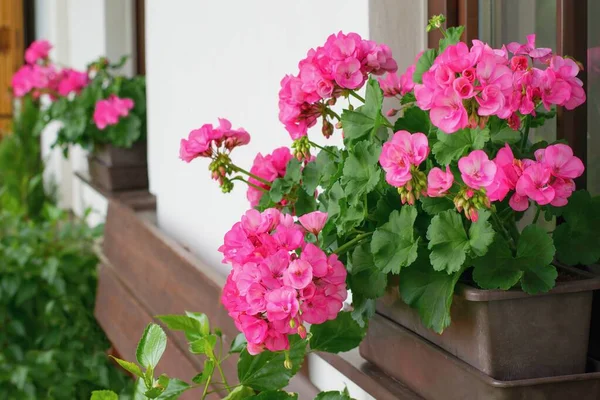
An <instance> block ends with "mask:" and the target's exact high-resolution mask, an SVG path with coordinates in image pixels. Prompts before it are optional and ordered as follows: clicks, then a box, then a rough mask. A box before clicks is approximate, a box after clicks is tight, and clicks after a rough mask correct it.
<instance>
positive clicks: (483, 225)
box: [469, 210, 495, 257]
mask: <svg viewBox="0 0 600 400" xmlns="http://www.w3.org/2000/svg"><path fill="white" fill-rule="evenodd" d="M490 216H491V214H490V212H489V211H487V210H479V219H478V220H477V222H473V223H472V224H471V226H470V227H469V248H470V250H471V252H472V253H473V255H475V256H479V257H481V256H483V255H485V253H487V251H488V248H489V247H490V244H491V243H492V242H493V241H494V234H495V232H494V228H492V224H490V223H489V222H488V219H489V218H490Z"/></svg>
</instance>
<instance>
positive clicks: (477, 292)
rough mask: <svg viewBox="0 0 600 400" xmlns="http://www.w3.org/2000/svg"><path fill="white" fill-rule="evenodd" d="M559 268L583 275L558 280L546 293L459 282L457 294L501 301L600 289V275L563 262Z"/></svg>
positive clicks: (474, 298) (477, 298) (465, 297)
mask: <svg viewBox="0 0 600 400" xmlns="http://www.w3.org/2000/svg"><path fill="white" fill-rule="evenodd" d="M555 266H556V267H557V268H558V269H562V270H564V271H568V272H569V273H572V274H576V275H579V276H581V279H577V280H573V281H568V282H557V283H556V286H555V287H554V288H553V289H551V290H549V291H547V292H544V293H537V294H527V293H525V292H524V291H522V290H521V289H519V288H513V289H509V290H500V289H492V290H489V289H478V288H476V287H474V286H471V285H469V284H466V283H462V282H459V283H458V284H457V285H456V291H455V292H454V293H455V295H458V296H461V297H463V298H464V299H465V300H468V301H500V300H512V299H525V298H533V297H541V296H551V295H555V294H568V293H579V292H588V291H593V290H598V289H600V276H596V275H594V274H591V273H589V272H587V271H583V270H580V269H577V268H573V267H568V266H565V265H561V264H555Z"/></svg>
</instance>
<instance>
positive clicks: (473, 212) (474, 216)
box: [467, 208, 479, 222]
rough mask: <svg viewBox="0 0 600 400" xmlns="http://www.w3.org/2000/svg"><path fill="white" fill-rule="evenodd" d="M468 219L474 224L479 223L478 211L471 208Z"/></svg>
mask: <svg viewBox="0 0 600 400" xmlns="http://www.w3.org/2000/svg"><path fill="white" fill-rule="evenodd" d="M467 218H469V219H470V220H471V221H473V222H477V220H478V219H479V213H478V212H477V210H476V209H475V208H471V209H470V210H469V214H468V216H467Z"/></svg>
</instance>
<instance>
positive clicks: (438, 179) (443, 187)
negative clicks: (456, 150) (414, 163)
mask: <svg viewBox="0 0 600 400" xmlns="http://www.w3.org/2000/svg"><path fill="white" fill-rule="evenodd" d="M453 183H454V175H452V172H451V171H450V166H449V165H446V172H444V171H442V170H441V169H440V168H437V167H435V168H432V169H431V171H429V175H428V176H427V196H429V197H444V196H445V195H446V193H447V192H448V190H449V189H450V188H451V187H452V184H453Z"/></svg>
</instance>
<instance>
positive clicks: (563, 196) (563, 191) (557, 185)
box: [550, 178, 575, 207]
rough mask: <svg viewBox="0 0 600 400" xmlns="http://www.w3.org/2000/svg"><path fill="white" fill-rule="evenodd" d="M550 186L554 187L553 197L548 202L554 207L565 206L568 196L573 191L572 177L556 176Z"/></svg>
mask: <svg viewBox="0 0 600 400" xmlns="http://www.w3.org/2000/svg"><path fill="white" fill-rule="evenodd" d="M551 186H552V188H553V189H554V199H553V200H552V201H551V202H550V204H552V205H553V206H554V207H563V206H566V205H567V203H568V199H569V197H571V194H573V192H574V191H575V182H574V181H573V180H572V179H563V178H556V179H554V182H552V184H551Z"/></svg>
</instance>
